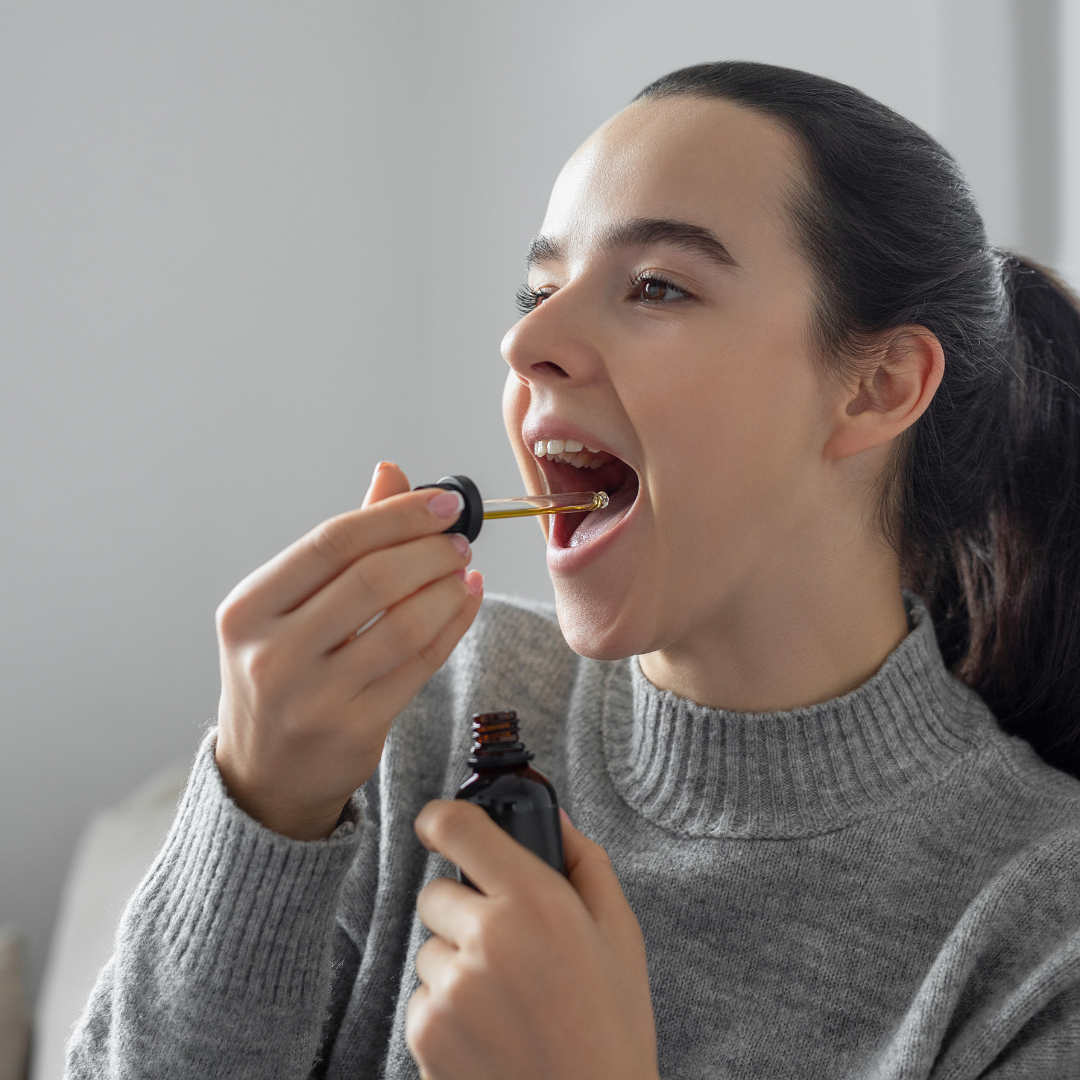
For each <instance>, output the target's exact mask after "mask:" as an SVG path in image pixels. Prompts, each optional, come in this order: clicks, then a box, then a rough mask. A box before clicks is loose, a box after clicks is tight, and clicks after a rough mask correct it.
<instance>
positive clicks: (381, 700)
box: [358, 570, 484, 716]
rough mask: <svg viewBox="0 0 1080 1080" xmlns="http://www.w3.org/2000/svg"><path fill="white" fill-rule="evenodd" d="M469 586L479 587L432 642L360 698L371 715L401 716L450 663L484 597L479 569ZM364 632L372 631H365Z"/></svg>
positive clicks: (467, 585)
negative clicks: (411, 702)
mask: <svg viewBox="0 0 1080 1080" xmlns="http://www.w3.org/2000/svg"><path fill="white" fill-rule="evenodd" d="M465 585H466V587H467V588H469V589H470V590H471V589H472V588H474V587H475V589H476V591H475V592H472V591H470V593H469V596H468V599H467V600H466V601H465V603H464V605H463V606H462V608H461V611H459V612H458V614H457V615H456V616H455V617H454V618H453V619H451V620H450V621H449V622H448V623H447V624H446V626H445V627H443V629H442V631H441V632H440V633H439V634H437V635H436V636H435V638H434V639H433V640H432V642H431V644H430V645H428V646H427V647H426V648H424V649H421V650H420V651H419V652H418V653H416V654H415V655H414V656H411V657H409V658H408V659H407V660H405V661H403V662H402V663H401V664H400V665H399V666H398V667H396V668H395V669H394V670H393V671H391V672H390V673H389V674H388V675H384V676H383V677H382V678H381V679H377V680H376V681H375V682H373V683H371V684H370V685H369V686H368V687H367V689H366V690H365V691H364V693H363V697H362V699H358V700H360V701H361V702H362V705H363V708H364V709H365V711H366V712H367V713H368V714H369V715H372V716H397V714H398V713H399V712H401V710H402V709H404V708H405V706H406V705H408V703H409V702H410V701H412V699H413V697H414V696H415V695H416V691H417V690H419V689H420V687H421V686H423V685H424V683H426V682H427V681H428V679H430V678H431V676H432V675H434V674H435V672H436V671H438V670H439V668H441V667H442V666H443V664H444V663H446V658H447V657H448V656H449V655H450V654H451V653H452V652H453V651H454V646H455V645H457V643H458V642H459V641H460V640H461V638H462V637H463V636H464V634H465V631H466V630H468V629H469V627H470V626H471V625H472V621H473V619H475V618H476V613H477V612H478V611H479V610H480V603H481V601H482V600H483V598H484V579H483V577H482V575H481V574H480V572H479V571H477V570H473V571H471V572H470V573H469V574H468V575H467V576H466V579H465ZM380 621H381V620H380ZM378 625H379V624H378V623H376V624H375V626H378ZM374 628H375V627H372V629H374ZM364 633H365V634H367V633H370V631H369V630H365V631H364Z"/></svg>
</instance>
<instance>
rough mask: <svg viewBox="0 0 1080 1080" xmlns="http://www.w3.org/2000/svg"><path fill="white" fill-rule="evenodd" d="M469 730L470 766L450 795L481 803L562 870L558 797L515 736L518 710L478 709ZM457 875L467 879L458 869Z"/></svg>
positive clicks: (521, 840)
mask: <svg viewBox="0 0 1080 1080" xmlns="http://www.w3.org/2000/svg"><path fill="white" fill-rule="evenodd" d="M472 734H473V745H472V753H471V754H470V755H469V765H470V766H471V768H472V770H473V771H472V773H471V774H470V775H469V776H468V777H466V778H465V780H464V782H463V783H462V785H461V787H459V788H458V792H457V795H456V796H455V797H456V798H458V799H467V800H468V801H469V802H472V803H476V805H477V806H482V807H483V808H484V809H485V810H486V811H487V812H488V814H489V815H490V816H491V818H492V820H494V822H495V824H496V825H498V826H499V827H500V828H503V829H505V830H506V831H507V832H508V833H509V834H510V835H511V836H512V837H513V838H514V839H515V840H517V841H518V842H519V843H522V844H524V845H525V846H526V847H527V848H528V849H529V850H530V851H531V852H533V854H535V855H539V856H540V858H541V859H543V860H544V862H546V863H547V864H548V866H553V867H554V868H555V869H556V870H558V871H559V873H561V874H562V873H565V872H566V867H565V864H564V863H563V847H562V826H561V824H560V823H559V800H558V798H557V797H556V795H555V789H554V788H553V787H552V786H551V784H550V782H549V781H548V779H547V777H546V776H544V775H543V774H542V773H540V772H537V770H536V769H534V768H533V767H532V766H531V765H530V764H529V762H530V761H531V760H532V756H533V755H532V754H531V753H530V752H529V751H528V750H526V749H525V744H524V743H523V742H522V741H521V740H520V739H519V738H518V716H517V713H516V712H512V711H511V712H496V713H477V714H476V715H475V716H474V717H473V718H472ZM458 880H459V881H463V882H465V884H466V885H472V882H471V881H469V879H468V878H466V877H465V876H464V875H463V874H462V873H461V871H460V870H458Z"/></svg>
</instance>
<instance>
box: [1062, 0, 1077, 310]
mask: <svg viewBox="0 0 1080 1080" xmlns="http://www.w3.org/2000/svg"><path fill="white" fill-rule="evenodd" d="M1062 7H1063V11H1062V16H1063V17H1062V33H1061V38H1060V52H1059V54H1058V56H1059V64H1060V70H1061V75H1062V94H1061V133H1062V148H1061V153H1062V173H1061V177H1062V178H1061V190H1062V193H1063V199H1062V229H1061V237H1062V239H1061V253H1060V264H1061V269H1062V271H1063V272H1064V274H1065V276H1066V278H1067V279H1068V280H1069V282H1070V283H1071V284H1072V286H1073V288H1074V289H1075V288H1078V287H1080V0H1063V5H1062Z"/></svg>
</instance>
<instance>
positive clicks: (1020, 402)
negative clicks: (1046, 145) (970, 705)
mask: <svg viewBox="0 0 1080 1080" xmlns="http://www.w3.org/2000/svg"><path fill="white" fill-rule="evenodd" d="M1001 272H1002V276H1003V280H1004V286H1005V294H1006V303H1007V305H1008V313H1009V320H1008V326H1007V331H1008V332H1007V337H1006V342H1005V347H1006V355H1005V363H1004V365H1003V366H1002V368H1001V371H1002V375H1003V380H1002V381H1003V382H1004V387H1005V391H1006V392H1005V394H1004V395H1001V396H1002V398H1003V400H1001V401H1000V403H999V402H998V401H997V400H995V399H996V398H997V395H996V394H994V393H993V390H992V389H991V388H987V389H990V393H988V394H987V397H988V399H989V400H988V402H987V404H988V405H989V406H990V408H989V409H988V410H987V413H986V415H985V416H984V417H982V418H981V422H982V423H985V424H989V425H992V429H993V430H992V436H993V438H995V439H996V440H997V441H998V442H999V449H998V450H997V452H996V453H993V454H992V456H991V460H992V462H993V466H992V468H991V469H990V470H987V472H986V474H985V475H984V477H983V482H982V483H981V484H980V485H979V487H981V489H982V490H981V492H980V498H979V501H980V502H981V504H982V507H981V513H979V514H978V515H976V516H975V518H974V519H973V520H969V521H967V522H954V523H953V525H954V533H953V537H952V541H951V544H950V545H949V548H948V551H947V553H946V554H945V556H944V557H942V556H941V555H939V556H938V557H934V556H933V555H932V554H931V553H929V552H928V550H927V547H926V545H925V544H920V543H919V542H918V538H917V537H915V536H910V541H911V542H910V543H909V544H908V545H907V547H908V550H907V551H906V552H905V554H906V555H907V558H906V560H905V561H906V563H907V565H906V566H905V570H906V576H907V577H908V579H909V581H910V584H911V586H912V588H914V589H915V590H916V591H918V592H920V594H921V595H922V596H923V597H924V598H925V599H926V601H927V603H928V605H929V607H930V611H931V614H932V615H933V618H934V625H935V627H936V628H937V633H938V637H939V640H940V642H941V645H942V651H943V653H944V655H945V660H946V663H948V664H949V665H950V666H951V667H952V668H953V670H954V672H955V674H956V675H957V676H958V677H959V678H961V679H963V681H964V682H966V683H967V684H968V685H969V686H971V687H973V688H974V689H975V690H977V691H978V692H979V694H980V695H982V697H983V699H984V700H985V701H986V702H987V704H988V705H989V706H990V707H991V709H993V711H994V713H995V714H996V716H997V717H998V719H999V721H1000V722H1001V724H1002V726H1003V727H1004V728H1005V729H1006V730H1007V731H1010V732H1011V733H1013V734H1016V735H1020V736H1022V737H1023V738H1025V739H1027V740H1028V742H1030V743H1031V745H1032V746H1033V747H1034V748H1035V749H1036V750H1037V751H1038V753H1039V754H1040V755H1041V756H1042V757H1043V759H1044V760H1046V761H1048V762H1049V763H1050V764H1052V765H1055V766H1057V767H1058V768H1060V769H1063V770H1065V771H1066V772H1070V773H1072V774H1073V775H1074V776H1080V304H1078V302H1077V299H1076V297H1075V296H1074V295H1073V294H1072V293H1071V292H1070V291H1069V290H1068V288H1067V287H1066V286H1065V285H1064V284H1063V283H1062V282H1061V281H1059V280H1058V279H1057V278H1056V277H1055V276H1054V275H1053V274H1052V273H1050V272H1049V271H1048V270H1046V269H1044V268H1043V267H1041V266H1038V265H1036V264H1034V263H1031V262H1028V261H1026V260H1024V259H1021V258H1019V257H1017V256H1014V255H1005V256H1004V257H1003V259H1002V271H1001ZM972 419H973V420H974V422H975V423H979V422H980V418H979V417H973V418H972ZM916 467H917V463H916Z"/></svg>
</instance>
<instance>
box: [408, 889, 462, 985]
mask: <svg viewBox="0 0 1080 1080" xmlns="http://www.w3.org/2000/svg"><path fill="white" fill-rule="evenodd" d="M461 888H463V889H464V888H465V886H464V885H462V886H461ZM465 891H466V892H468V891H469V890H468V889H466V890H465ZM456 957H457V949H456V948H454V946H453V945H451V944H449V943H448V942H446V941H443V939H442V938H439V937H433V938H428V940H427V941H425V942H424V944H423V945H421V946H420V948H419V950H418V951H417V953H416V974H417V975H419V976H420V981H421V982H422V983H423V984H424V985H425V986H427V987H429V988H430V989H432V990H435V991H438V990H440V989H442V987H443V986H445V985H446V983H447V982H448V981H449V979H450V977H451V976H452V975H453V965H454V960H455V959H456Z"/></svg>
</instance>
